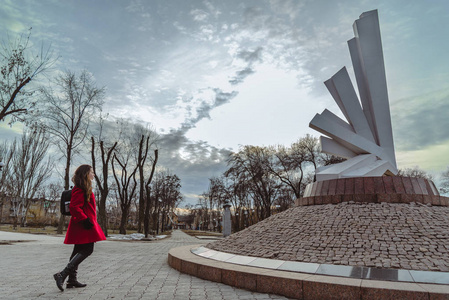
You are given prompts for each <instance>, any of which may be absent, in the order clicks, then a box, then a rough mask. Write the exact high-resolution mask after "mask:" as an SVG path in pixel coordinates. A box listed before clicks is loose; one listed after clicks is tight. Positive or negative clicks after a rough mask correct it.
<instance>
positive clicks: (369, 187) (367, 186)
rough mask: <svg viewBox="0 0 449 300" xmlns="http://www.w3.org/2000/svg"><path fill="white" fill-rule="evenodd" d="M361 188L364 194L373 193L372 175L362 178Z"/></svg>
mask: <svg viewBox="0 0 449 300" xmlns="http://www.w3.org/2000/svg"><path fill="white" fill-rule="evenodd" d="M363 189H364V194H375V193H376V192H375V188H374V178H373V177H364V178H363Z"/></svg>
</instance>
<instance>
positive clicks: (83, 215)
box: [64, 186, 106, 244]
mask: <svg viewBox="0 0 449 300" xmlns="http://www.w3.org/2000/svg"><path fill="white" fill-rule="evenodd" d="M70 214H71V215H72V217H71V218H70V223H69V227H68V228H67V233H66V235H65V240H64V244H87V243H94V242H98V241H103V240H105V239H106V237H105V236H104V233H103V230H101V227H100V225H98V223H97V207H96V205H95V197H94V194H93V193H92V196H91V197H90V202H86V201H84V193H83V191H82V190H81V189H80V188H78V187H76V186H75V187H74V188H73V189H72V199H71V200H70ZM88 217H89V219H90V221H91V222H92V223H93V224H94V227H92V228H91V229H84V227H83V223H82V221H83V220H85V219H87V218H88Z"/></svg>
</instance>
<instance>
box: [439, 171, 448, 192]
mask: <svg viewBox="0 0 449 300" xmlns="http://www.w3.org/2000/svg"><path fill="white" fill-rule="evenodd" d="M440 191H441V193H443V194H447V193H449V167H448V168H447V169H446V171H444V172H443V173H442V174H441V187H440Z"/></svg>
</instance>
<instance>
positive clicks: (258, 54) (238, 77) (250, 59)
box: [229, 47, 263, 85]
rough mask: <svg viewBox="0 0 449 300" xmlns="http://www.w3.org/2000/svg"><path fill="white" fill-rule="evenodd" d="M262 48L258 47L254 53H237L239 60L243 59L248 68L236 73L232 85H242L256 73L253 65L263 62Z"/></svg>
mask: <svg viewBox="0 0 449 300" xmlns="http://www.w3.org/2000/svg"><path fill="white" fill-rule="evenodd" d="M262 50H263V48H262V47H257V49H255V50H254V51H250V50H241V51H240V52H238V53H237V58H239V59H241V60H242V61H243V62H244V63H246V66H245V67H244V68H243V69H242V70H239V71H237V72H236V74H235V76H234V77H233V78H232V79H231V80H229V83H230V84H232V85H237V84H239V83H242V82H243V81H244V80H245V78H246V77H248V76H249V75H251V74H253V73H254V69H253V65H254V64H255V63H257V62H260V63H261V62H262Z"/></svg>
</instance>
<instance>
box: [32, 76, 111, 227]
mask: <svg viewBox="0 0 449 300" xmlns="http://www.w3.org/2000/svg"><path fill="white" fill-rule="evenodd" d="M56 87H57V89H56V90H53V89H51V88H42V89H41V92H42V95H43V99H44V100H45V102H46V104H47V109H45V110H44V111H42V116H43V122H40V123H35V125H36V126H38V127H43V128H45V129H46V131H48V132H49V133H50V134H51V135H52V136H53V143H54V144H55V145H56V146H57V148H58V149H59V150H60V151H61V154H62V156H63V157H64V158H65V170H64V189H69V186H70V164H71V162H72V157H73V156H74V154H75V153H76V151H77V150H78V148H79V146H80V145H82V143H83V142H84V140H85V138H86V135H87V133H88V127H89V123H90V120H91V119H92V118H94V114H95V113H96V112H97V111H98V110H100V109H101V106H102V104H103V97H104V88H98V87H97V86H96V83H95V81H94V79H93V76H92V74H90V73H89V72H88V71H87V70H83V71H82V72H81V74H80V75H79V76H77V75H76V74H75V73H74V72H71V71H66V72H64V73H63V74H61V75H60V76H58V77H57V79H56ZM59 221H60V222H59V226H58V233H62V229H63V224H64V216H63V215H61V218H60V220H59Z"/></svg>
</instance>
